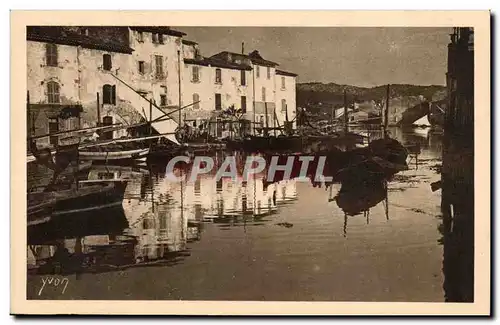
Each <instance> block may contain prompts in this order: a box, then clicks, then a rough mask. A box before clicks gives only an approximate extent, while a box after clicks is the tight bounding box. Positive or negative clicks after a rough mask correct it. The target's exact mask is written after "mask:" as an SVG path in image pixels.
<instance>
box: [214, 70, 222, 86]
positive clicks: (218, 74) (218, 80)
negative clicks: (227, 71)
mask: <svg viewBox="0 0 500 325" xmlns="http://www.w3.org/2000/svg"><path fill="white" fill-rule="evenodd" d="M215 83H216V84H221V83H222V71H221V69H215Z"/></svg>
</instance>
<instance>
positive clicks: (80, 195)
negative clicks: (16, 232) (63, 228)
mask: <svg viewBox="0 0 500 325" xmlns="http://www.w3.org/2000/svg"><path fill="white" fill-rule="evenodd" d="M126 185H127V183H126V182H125V181H116V182H110V183H96V184H94V183H86V184H82V185H80V186H79V188H70V189H65V190H57V191H56V190H54V191H50V192H34V193H33V192H32V193H28V197H27V199H28V209H27V212H28V226H30V225H35V224H39V223H45V222H48V221H51V220H54V219H64V218H70V217H71V216H78V217H82V216H85V215H86V214H93V213H96V212H98V211H102V210H104V209H112V208H115V207H121V204H122V201H123V196H124V193H125V188H126ZM70 219H71V220H70V221H71V222H73V221H74V220H75V219H74V218H70Z"/></svg>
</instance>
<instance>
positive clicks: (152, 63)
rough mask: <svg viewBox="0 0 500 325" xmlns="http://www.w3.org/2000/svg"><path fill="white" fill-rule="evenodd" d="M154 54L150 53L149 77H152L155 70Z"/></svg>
mask: <svg viewBox="0 0 500 325" xmlns="http://www.w3.org/2000/svg"><path fill="white" fill-rule="evenodd" d="M155 59H156V58H155V56H154V54H151V72H150V74H151V78H154V74H155V72H156V63H155Z"/></svg>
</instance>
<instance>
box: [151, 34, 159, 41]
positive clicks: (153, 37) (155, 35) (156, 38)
mask: <svg viewBox="0 0 500 325" xmlns="http://www.w3.org/2000/svg"><path fill="white" fill-rule="evenodd" d="M152 39H153V43H158V34H156V33H152Z"/></svg>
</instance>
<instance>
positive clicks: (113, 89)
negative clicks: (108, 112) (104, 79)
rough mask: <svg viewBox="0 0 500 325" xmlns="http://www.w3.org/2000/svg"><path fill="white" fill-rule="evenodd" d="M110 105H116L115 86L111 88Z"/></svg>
mask: <svg viewBox="0 0 500 325" xmlns="http://www.w3.org/2000/svg"><path fill="white" fill-rule="evenodd" d="M111 103H112V104H113V105H116V85H114V86H112V87H111Z"/></svg>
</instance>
